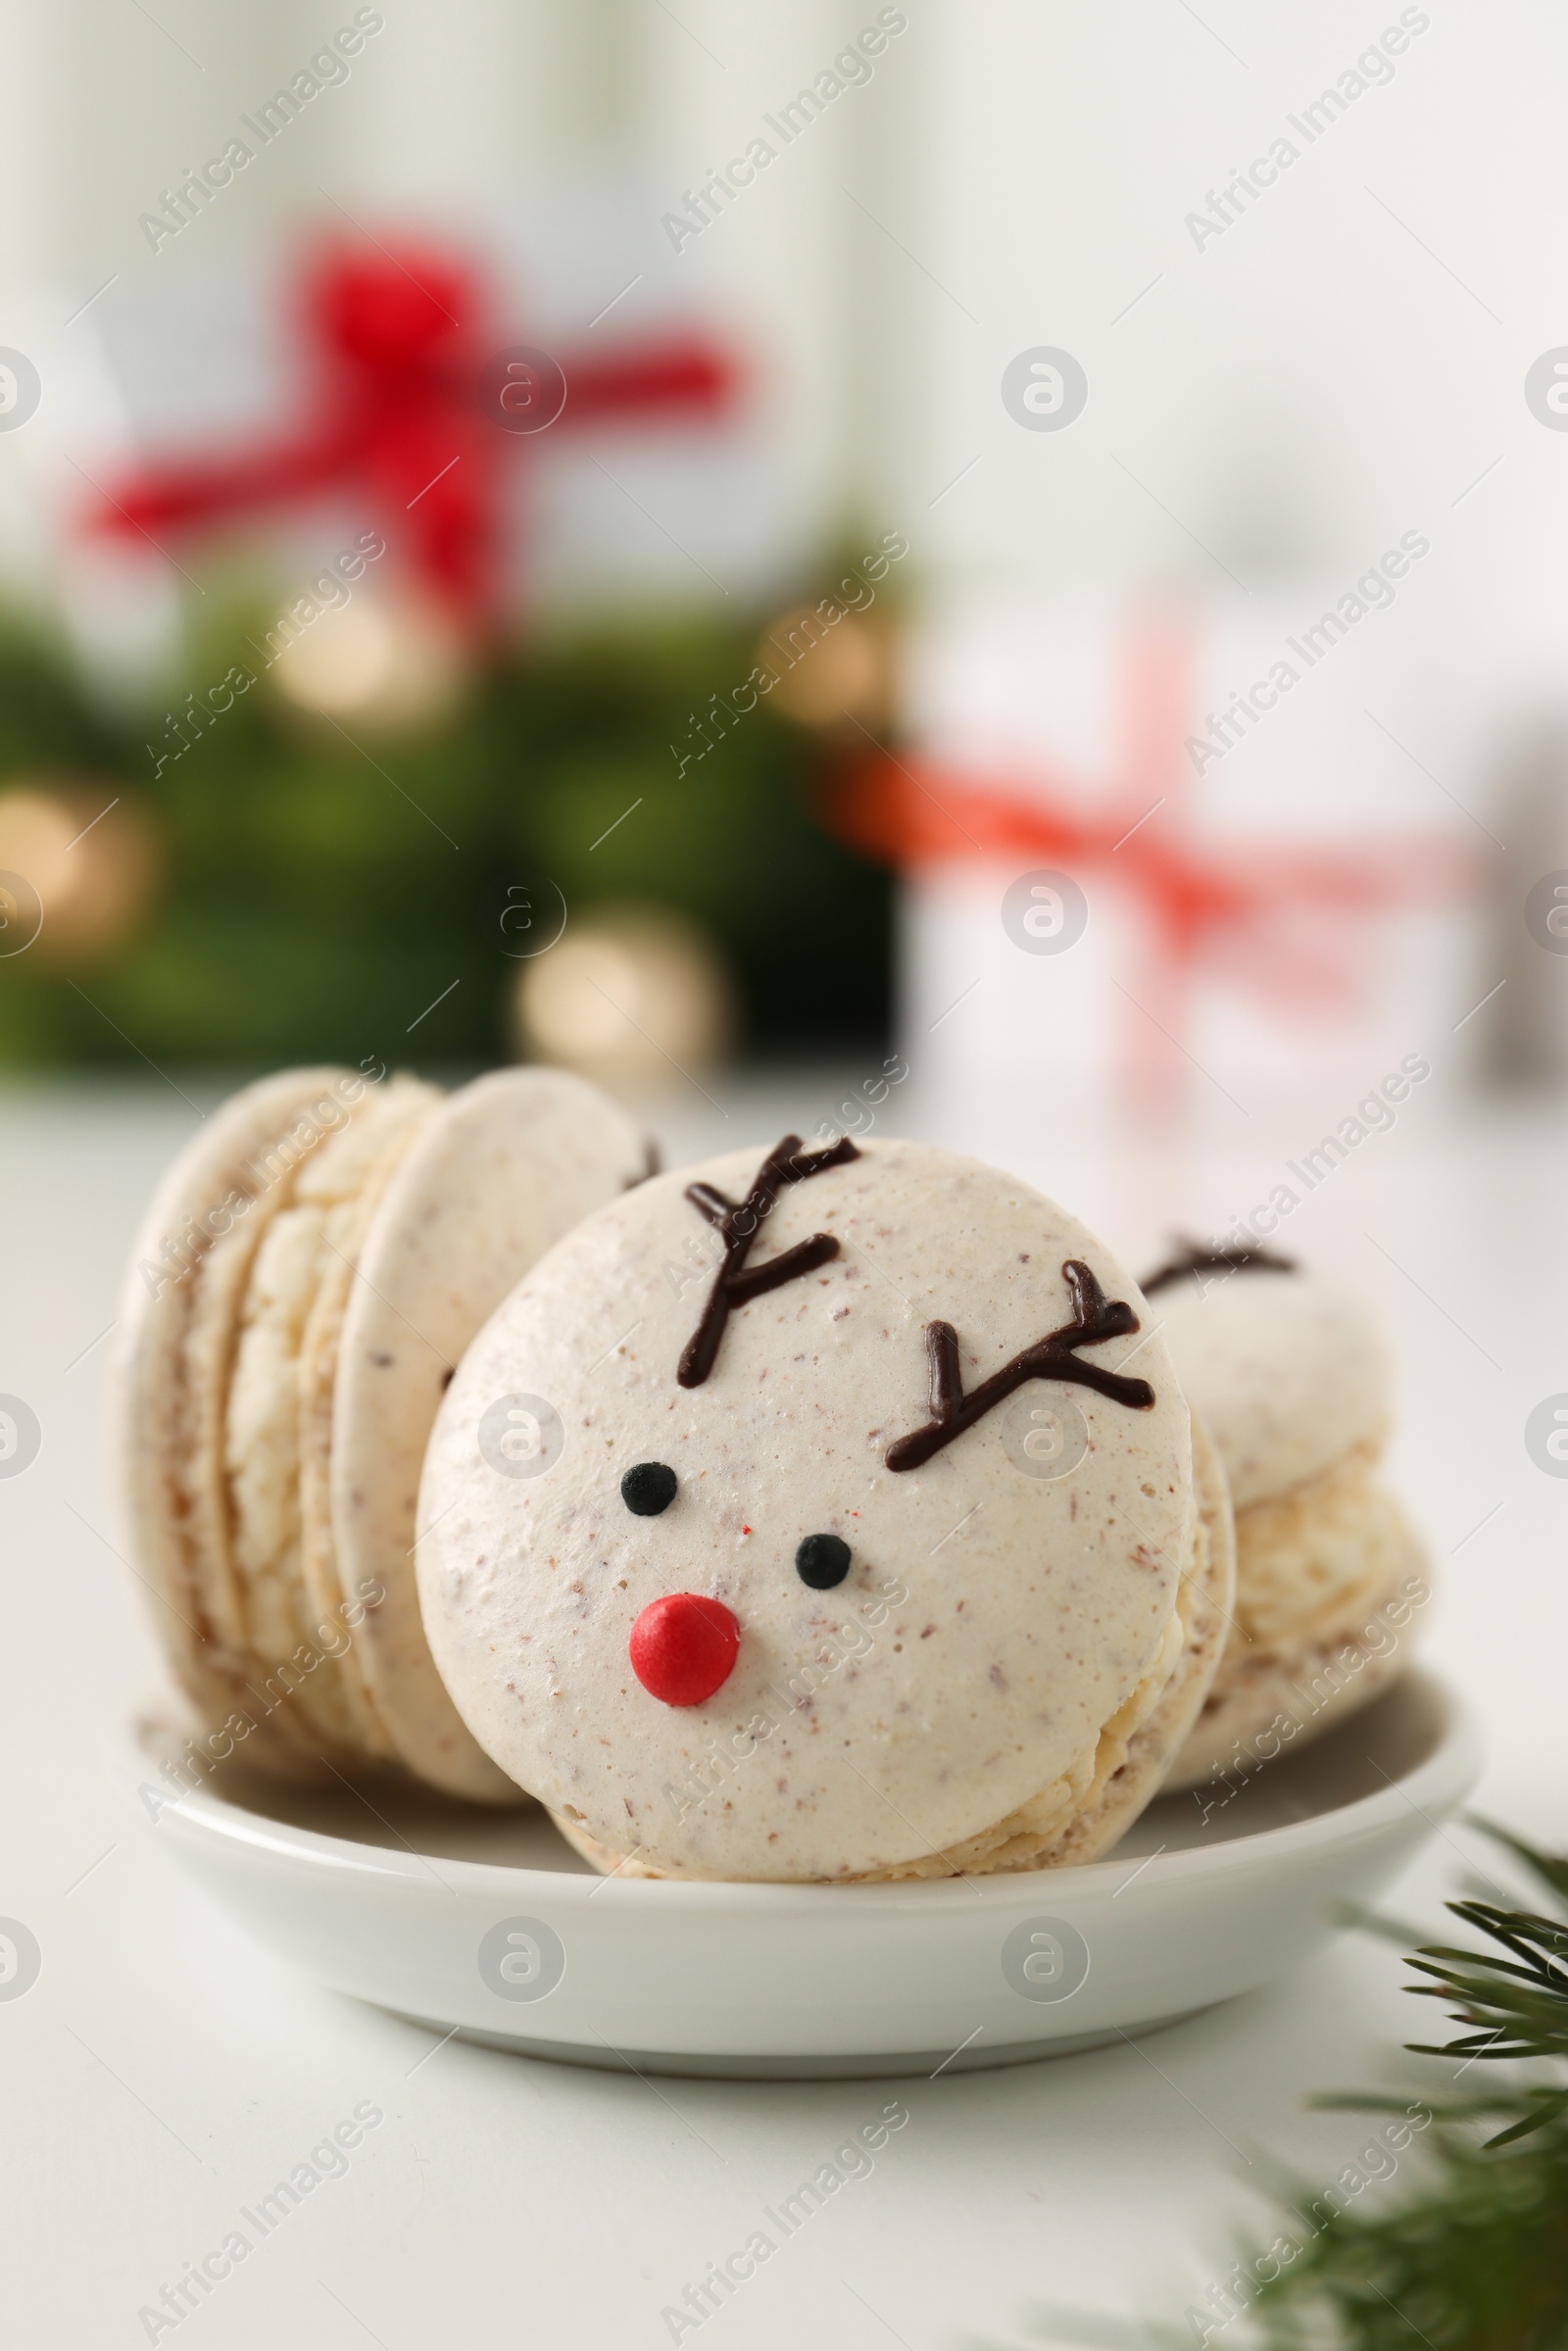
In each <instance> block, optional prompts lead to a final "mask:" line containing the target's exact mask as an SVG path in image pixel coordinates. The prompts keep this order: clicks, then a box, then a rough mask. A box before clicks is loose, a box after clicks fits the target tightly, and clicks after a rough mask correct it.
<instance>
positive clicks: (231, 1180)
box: [110, 1068, 365, 1772]
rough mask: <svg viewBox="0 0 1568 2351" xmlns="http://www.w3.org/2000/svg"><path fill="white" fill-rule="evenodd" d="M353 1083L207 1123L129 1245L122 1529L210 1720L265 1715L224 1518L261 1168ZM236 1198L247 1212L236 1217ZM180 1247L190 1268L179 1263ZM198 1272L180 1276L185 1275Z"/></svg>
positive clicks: (120, 1395) (309, 1087)
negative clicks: (258, 1702)
mask: <svg viewBox="0 0 1568 2351" xmlns="http://www.w3.org/2000/svg"><path fill="white" fill-rule="evenodd" d="M354 1087H358V1089H359V1093H360V1096H361V1097H363V1095H364V1092H365V1081H364V1079H363V1078H358V1077H355V1076H354V1075H352V1073H350V1072H348V1071H346V1070H340V1069H334V1068H311V1069H290V1070H284V1071H281V1072H280V1073H278V1074H277V1075H275V1076H272V1077H268V1078H262V1079H259V1080H258V1081H257V1082H256V1083H255V1084H254V1085H250V1086H246V1087H244V1088H242V1089H241V1091H240V1092H239V1093H237V1094H235V1095H233V1096H231V1097H230V1099H229V1100H228V1101H227V1102H223V1103H222V1104H221V1106H220V1107H219V1108H218V1109H216V1110H214V1111H212V1112H211V1113H209V1115H208V1116H207V1117H206V1118H205V1119H204V1121H203V1123H202V1124H201V1126H200V1127H199V1128H198V1129H197V1131H196V1133H195V1134H194V1135H193V1136H192V1137H191V1138H190V1140H189V1142H188V1143H187V1144H186V1146H185V1148H184V1150H183V1151H180V1152H179V1153H178V1155H177V1156H176V1157H175V1159H174V1160H173V1162H172V1165H171V1166H170V1168H169V1170H168V1171H167V1173H166V1174H165V1176H164V1178H163V1180H162V1182H161V1183H160V1184H159V1186H158V1189H157V1191H156V1192H155V1193H154V1195H153V1198H152V1200H151V1202H150V1203H149V1205H148V1208H147V1212H146V1215H145V1216H144V1217H143V1219H142V1223H141V1226H140V1228H139V1230H138V1232H137V1235H136V1239H135V1242H134V1244H133V1246H132V1249H131V1255H130V1261H129V1264H128V1265H127V1267H126V1271H125V1278H124V1282H123V1288H122V1292H121V1299H120V1316H119V1323H118V1328H117V1330H116V1333H115V1343H114V1357H113V1367H112V1372H111V1379H110V1399H111V1404H110V1428H111V1447H112V1453H113V1458H114V1467H115V1487H116V1492H117V1495H118V1506H119V1520H120V1525H121V1531H122V1534H123V1541H124V1544H125V1548H126V1552H127V1555H128V1557H129V1559H130V1561H131V1564H132V1567H133V1569H134V1572H135V1573H136V1575H137V1577H138V1578H139V1579H140V1581H141V1583H142V1584H143V1585H144V1587H145V1588H146V1589H147V1591H148V1592H149V1593H150V1595H151V1597H152V1600H153V1604H154V1605H153V1621H154V1624H155V1627H156V1629H157V1631H158V1633H159V1635H160V1637H161V1639H162V1641H163V1643H164V1648H165V1652H166V1654H167V1655H168V1657H169V1660H170V1663H171V1665H172V1669H173V1671H174V1674H175V1677H176V1679H177V1680H178V1682H179V1683H180V1685H181V1687H182V1688H183V1690H185V1693H186V1695H187V1696H188V1697H189V1698H190V1700H191V1701H192V1703H193V1705H194V1706H195V1708H196V1710H197V1712H198V1713H199V1715H200V1716H201V1717H202V1718H203V1720H204V1721H206V1722H209V1723H221V1722H222V1721H223V1720H224V1719H225V1717H226V1716H227V1715H228V1714H229V1713H230V1712H231V1711H233V1710H235V1709H243V1710H244V1711H245V1712H247V1713H254V1711H255V1700H254V1697H253V1695H252V1693H251V1692H250V1690H249V1688H248V1677H249V1674H250V1670H251V1663H252V1660H251V1657H250V1652H249V1648H248V1641H247V1633H246V1626H245V1616H244V1606H243V1598H242V1594H241V1592H240V1591H239V1588H238V1584H237V1581H236V1578H235V1574H234V1569H233V1562H232V1557H231V1553H230V1548H229V1543H228V1522H227V1512H226V1508H225V1505H224V1498H223V1495H224V1480H223V1442H224V1405H225V1400H226V1394H227V1381H228V1371H229V1365H230V1361H231V1358H232V1349H233V1342H234V1325H235V1316H236V1313H237V1300H238V1299H239V1298H241V1297H242V1296H243V1293H244V1289H245V1284H246V1281H247V1279H248V1277H249V1271H250V1267H251V1265H252V1263H253V1262H254V1259H255V1255H256V1252H257V1250H258V1249H259V1248H260V1247H261V1244H262V1242H263V1239H264V1237H265V1235H266V1233H267V1230H268V1228H269V1226H270V1222H271V1220H272V1218H273V1216H274V1215H275V1214H276V1213H277V1211H278V1210H279V1209H280V1208H281V1207H282V1206H284V1205H285V1204H286V1202H287V1200H288V1198H289V1188H288V1186H287V1184H286V1183H280V1184H275V1185H266V1184H259V1183H258V1182H257V1180H256V1177H255V1174H254V1169H255V1167H256V1165H257V1163H258V1162H259V1161H260V1160H261V1159H262V1158H263V1156H264V1154H266V1153H267V1152H268V1151H270V1150H271V1149H272V1148H273V1147H274V1146H275V1145H276V1144H277V1142H278V1139H279V1137H281V1136H285V1135H290V1134H293V1133H296V1132H297V1131H299V1130H301V1129H302V1128H303V1127H304V1125H305V1123H306V1122H307V1121H309V1122H310V1123H311V1126H312V1128H313V1130H316V1131H317V1134H318V1140H317V1142H316V1143H313V1144H310V1145H309V1146H307V1148H308V1149H315V1148H319V1139H320V1137H321V1136H323V1135H324V1134H325V1133H326V1132H328V1131H330V1130H328V1129H327V1128H325V1127H324V1126H323V1127H320V1128H319V1129H317V1122H316V1121H314V1120H313V1119H312V1110H313V1106H314V1105H316V1104H319V1103H321V1102H324V1101H331V1102H334V1103H335V1104H336V1114H337V1115H341V1111H342V1100H343V1091H344V1090H346V1089H352V1088H354ZM233 1200H239V1201H241V1202H243V1209H242V1212H241V1213H239V1214H238V1215H236V1214H234V1213H233V1211H232V1209H229V1208H225V1205H224V1203H226V1202H230V1201H233ZM171 1242H173V1243H174V1244H176V1245H178V1246H179V1248H180V1249H182V1250H183V1257H181V1256H180V1255H176V1254H175V1253H173V1252H172V1250H171V1248H170V1246H169V1245H170V1243H171ZM182 1263H183V1264H184V1265H185V1267H186V1270H183V1271H181V1270H180V1267H181V1264H182ZM248 1752H249V1753H250V1754H251V1755H252V1756H254V1757H256V1758H257V1759H258V1760H263V1761H266V1762H268V1763H269V1764H270V1766H271V1767H272V1768H273V1769H274V1770H277V1771H283V1772H287V1771H292V1770H303V1769H305V1768H306V1758H305V1755H304V1751H303V1748H302V1746H301V1745H300V1743H299V1741H298V1740H297V1739H295V1738H294V1737H293V1736H292V1732H291V1726H290V1724H289V1723H288V1721H287V1719H286V1717H285V1716H283V1715H280V1716H279V1717H278V1718H277V1719H275V1720H270V1721H268V1722H265V1723H262V1724H259V1725H258V1726H257V1728H256V1730H255V1732H254V1733H253V1734H252V1744H251V1746H250V1747H249V1749H248Z"/></svg>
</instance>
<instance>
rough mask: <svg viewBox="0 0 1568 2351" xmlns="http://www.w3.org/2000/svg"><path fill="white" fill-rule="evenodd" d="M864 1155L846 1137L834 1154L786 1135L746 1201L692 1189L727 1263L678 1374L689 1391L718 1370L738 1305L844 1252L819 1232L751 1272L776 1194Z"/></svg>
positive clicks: (708, 1188) (688, 1194) (765, 1163)
mask: <svg viewBox="0 0 1568 2351" xmlns="http://www.w3.org/2000/svg"><path fill="white" fill-rule="evenodd" d="M859 1155H860V1154H859V1152H858V1151H857V1150H856V1148H855V1146H854V1144H853V1143H852V1142H851V1141H850V1139H849V1137H848V1135H843V1136H841V1137H840V1138H839V1140H838V1142H837V1143H835V1144H834V1145H833V1146H832V1148H831V1150H829V1151H804V1152H803V1151H802V1150H801V1139H800V1137H799V1135H786V1136H785V1138H784V1140H783V1142H782V1143H776V1144H775V1145H774V1146H773V1149H772V1150H771V1151H769V1152H768V1154H767V1157H766V1158H765V1159H764V1160H763V1161H762V1164H761V1166H760V1168H759V1169H758V1171H757V1181H756V1182H755V1183H754V1184H753V1186H752V1188H751V1190H750V1192H748V1194H747V1195H746V1198H745V1199H744V1200H738V1201H737V1200H726V1199H725V1198H724V1195H723V1193H722V1192H715V1191H714V1189H713V1187H712V1185H711V1184H688V1185H687V1187H686V1198H687V1199H688V1200H690V1201H691V1202H692V1205H693V1206H694V1207H697V1208H701V1210H702V1212H703V1214H704V1215H705V1216H706V1217H707V1218H708V1221H709V1223H710V1224H711V1225H716V1226H717V1228H718V1232H719V1237H720V1239H721V1240H722V1242H723V1244H724V1258H723V1262H722V1264H721V1265H720V1266H719V1269H718V1272H717V1274H716V1275H715V1276H714V1279H713V1287H712V1289H711V1291H710V1292H709V1294H708V1302H707V1304H706V1305H705V1306H704V1308H703V1318H702V1321H701V1322H700V1323H699V1324H698V1326H697V1328H696V1330H695V1331H694V1332H693V1333H692V1335H691V1338H690V1339H689V1340H688V1341H687V1343H686V1348H685V1352H684V1353H683V1354H682V1356H681V1359H680V1364H679V1367H678V1368H677V1370H676V1373H675V1377H676V1379H677V1380H679V1382H680V1384H681V1386H682V1387H683V1388H701V1386H702V1384H703V1382H704V1381H705V1380H706V1379H707V1377H708V1375H709V1373H710V1372H711V1370H712V1368H713V1358H714V1357H715V1355H716V1354H717V1353H718V1343H719V1341H720V1340H721V1339H722V1338H723V1336H724V1325H725V1323H726V1322H727V1321H728V1320H729V1312H730V1308H731V1307H732V1306H744V1305H746V1304H747V1303H748V1302H749V1301H750V1300H751V1299H752V1298H760V1297H761V1296H762V1294H763V1292H764V1291H767V1290H777V1289H778V1287H779V1285H780V1284H781V1283H783V1282H792V1281H793V1280H794V1279H795V1277H796V1275H797V1274H802V1273H809V1272H810V1271H811V1269H812V1267H813V1266H817V1265H825V1264H826V1263H827V1261H828V1259H829V1258H830V1257H836V1256H837V1255H838V1253H839V1245H838V1243H837V1242H836V1241H835V1240H834V1238H833V1236H832V1234H831V1233H813V1234H812V1235H811V1238H810V1240H809V1241H798V1242H797V1243H796V1244H795V1247H794V1248H793V1249H784V1250H782V1251H781V1252H780V1254H779V1255H778V1256H776V1257H769V1259H768V1261H767V1263H766V1264H765V1265H758V1266H754V1267H753V1269H752V1271H751V1272H750V1273H748V1272H747V1271H746V1270H745V1268H746V1260H747V1257H748V1256H749V1255H750V1254H751V1249H752V1244H753V1242H754V1241H755V1240H756V1239H757V1236H758V1232H759V1230H760V1225H761V1221H762V1218H763V1217H764V1216H765V1215H766V1214H767V1213H768V1211H769V1209H770V1208H771V1207H772V1205H773V1196H774V1194H775V1193H776V1192H779V1191H781V1190H782V1188H783V1187H784V1185H786V1184H803V1183H805V1182H806V1180H807V1178H808V1177H809V1176H814V1175H820V1174H821V1173H822V1171H823V1169H824V1168H826V1167H843V1166H845V1165H847V1164H848V1162H849V1161H850V1160H851V1159H858V1157H859Z"/></svg>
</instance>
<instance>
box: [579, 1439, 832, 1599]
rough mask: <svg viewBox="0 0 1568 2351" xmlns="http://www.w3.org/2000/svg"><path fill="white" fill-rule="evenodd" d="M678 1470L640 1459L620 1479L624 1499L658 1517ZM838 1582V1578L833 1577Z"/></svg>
mask: <svg viewBox="0 0 1568 2351" xmlns="http://www.w3.org/2000/svg"><path fill="white" fill-rule="evenodd" d="M675 1485H676V1478H675V1473H674V1471H673V1470H672V1469H671V1468H670V1467H669V1466H668V1464H667V1463H666V1462H663V1461H638V1462H636V1463H634V1464H633V1466H632V1467H631V1468H630V1469H629V1470H627V1472H626V1475H625V1476H624V1477H623V1478H622V1479H621V1481H620V1498H621V1500H622V1501H623V1502H624V1503H625V1505H626V1507H627V1509H628V1510H633V1511H635V1512H636V1514H637V1516H638V1517H639V1518H657V1517H658V1516H659V1513H660V1512H661V1510H667V1509H668V1508H669V1505H670V1503H671V1502H672V1501H673V1500H674V1499H675ZM833 1580H834V1582H835V1583H837V1581H838V1578H837V1577H836V1576H835V1578H834V1579H833Z"/></svg>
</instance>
